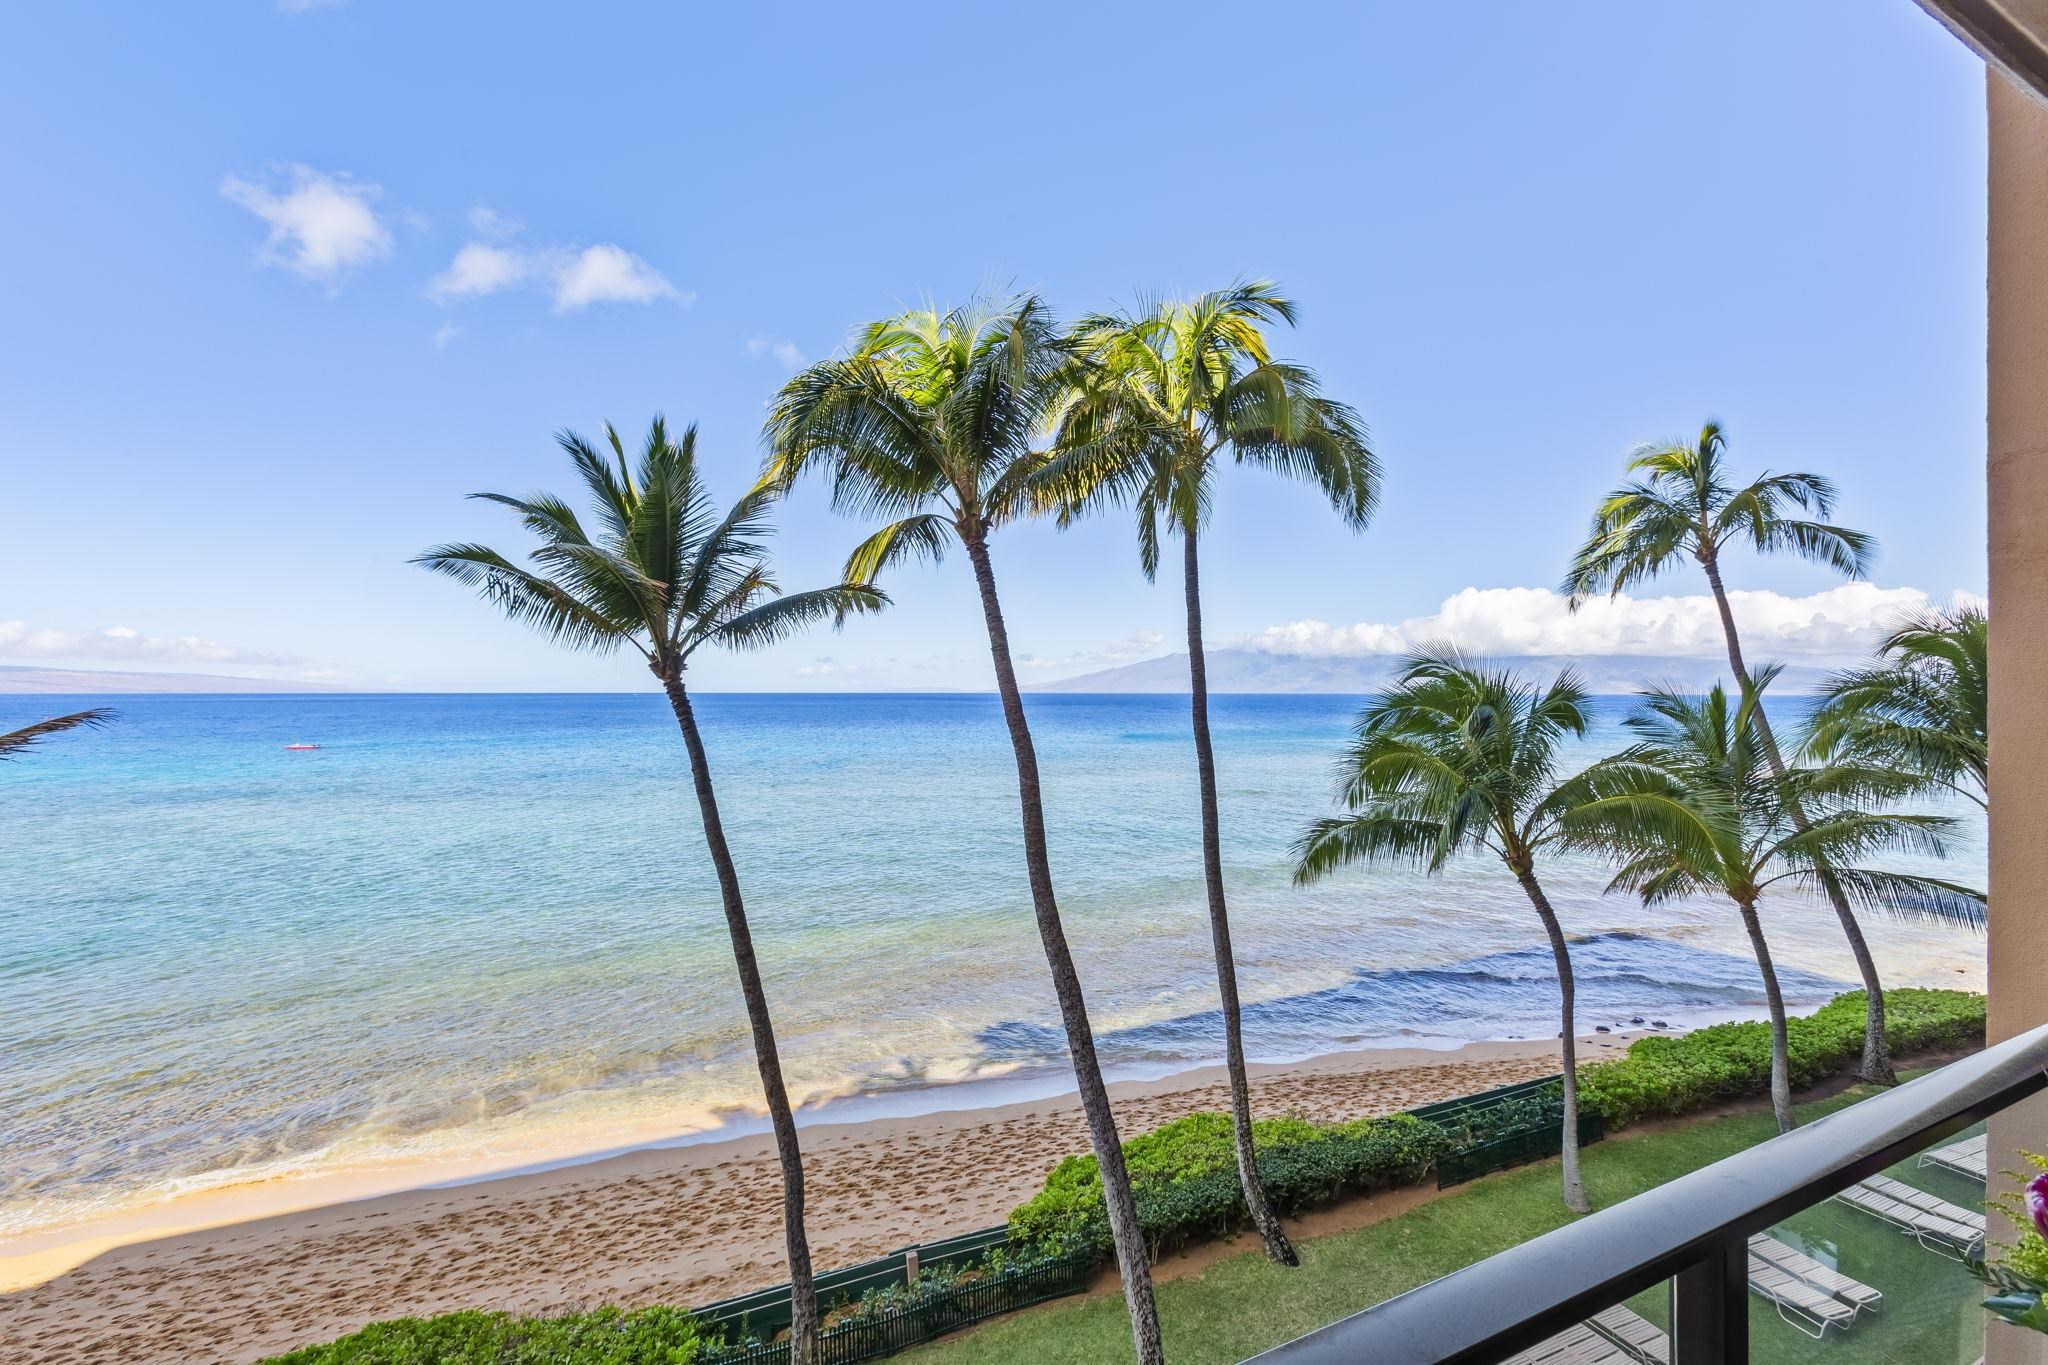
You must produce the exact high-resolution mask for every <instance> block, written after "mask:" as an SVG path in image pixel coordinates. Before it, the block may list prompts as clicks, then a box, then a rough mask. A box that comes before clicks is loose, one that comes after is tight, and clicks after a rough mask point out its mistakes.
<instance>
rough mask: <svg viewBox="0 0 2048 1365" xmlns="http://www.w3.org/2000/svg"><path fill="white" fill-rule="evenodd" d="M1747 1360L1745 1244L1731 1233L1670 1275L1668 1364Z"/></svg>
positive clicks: (1720, 1364)
mask: <svg viewBox="0 0 2048 1365" xmlns="http://www.w3.org/2000/svg"><path fill="white" fill-rule="evenodd" d="M1748 1360H1749V1244H1748V1241H1747V1239H1744V1238H1730V1239H1728V1240H1727V1241H1726V1242H1723V1243H1721V1244H1720V1245H1718V1246H1716V1247H1715V1248H1713V1249H1712V1250H1711V1251H1709V1252H1708V1253H1707V1254H1706V1255H1705V1256H1703V1257H1701V1258H1700V1259H1699V1260H1697V1261H1694V1262H1693V1263H1692V1264H1691V1265H1689V1266H1687V1267H1686V1268H1685V1269H1683V1270H1681V1271H1679V1272H1678V1273H1677V1274H1676V1275H1674V1276H1672V1278H1671V1365H1745V1362H1747V1361H1748Z"/></svg>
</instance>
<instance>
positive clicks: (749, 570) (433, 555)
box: [414, 417, 888, 1365]
mask: <svg viewBox="0 0 2048 1365" xmlns="http://www.w3.org/2000/svg"><path fill="white" fill-rule="evenodd" d="M557 441H558V443H559V444H560V445H561V447H562V449H563V451H564V452H565V453H566V454H567V455H568V456H569V460H570V463H571V464H572V465H573V466H574V468H575V470H576V474H577V476H578V478H579V479H580V481H581V482H582V484H583V487H584V492H585V494H586V498H587V503H588V515H589V523H588V526H587V527H586V524H585V520H584V514H582V513H579V512H578V511H577V510H576V508H575V507H574V506H573V505H571V504H570V503H569V502H567V501H566V500H564V499H562V498H559V497H556V496H554V495H552V494H548V493H535V494H531V495H529V496H527V497H524V498H519V497H513V496H511V495H509V494H505V493H478V494H475V495H474V496H475V497H478V498H481V499H484V500H485V501H487V502H492V503H496V504H499V505H501V506H504V507H506V508H509V509H510V510H511V511H513V512H514V513H516V514H517V516H518V518H519V522H520V524H521V525H522V526H523V527H524V528H525V529H526V531H527V532H528V534H530V535H531V536H533V538H534V539H535V540H536V541H537V542H538V543H537V545H536V546H535V548H534V549H533V550H532V551H531V552H530V554H529V555H528V557H527V563H526V564H523V565H522V564H519V563H516V562H515V561H513V560H512V559H511V558H509V557H507V556H506V555H503V554H501V553H499V552H498V551H496V550H494V549H491V548H490V547H489V546H486V545H477V544H468V543H464V544H450V545H441V546H437V547H436V548H434V549H431V550H428V551H427V552H426V553H424V554H422V555H420V556H419V557H418V558H417V559H416V560H415V561H414V562H415V563H418V564H420V565H422V566H424V567H426V568H428V569H431V570H433V571H434V572H436V573H441V574H445V575H447V576H448V577H450V578H453V579H454V580H455V581H456V582H458V583H461V584H464V585H465V586H468V587H471V588H474V589H476V590H477V591H478V592H479V593H480V594H481V595H482V596H483V597H484V599H485V600H486V601H487V602H489V603H490V604H491V605H493V606H495V607H497V608H498V609H499V610H500V611H502V612H504V613H505V614H506V615H507V616H509V617H511V618H512V619H513V620H515V621H518V622H520V623H521V624H524V625H528V626H531V627H533V628H534V629H535V630H538V631H539V632H540V633H541V634H543V635H545V636H547V637H548V638H549V639H551V640H553V641H555V642H556V643H558V644H562V645H566V646H568V647H569V648H572V649H581V650H587V651H591V652H595V653H609V652H612V651H615V650H620V649H627V650H631V651H632V652H634V653H637V654H639V655H640V656H641V658H642V659H643V660H645V662H646V664H647V667H648V670H649V671H650V672H651V673H652V674H653V675H654V677H655V679H656V680H657V681H658V682H659V683H660V685H661V688H662V690H663V692H665V693H666V694H667V697H668V700H669V705H670V708H671V709H672V710H673V711H674V713H675V718H676V723H677V725H678V727H679V728H680V729H681V731H682V738H683V746H684V748H685V749H686V750H687V752H688V754H689V760H690V776H691V780H692V783H693V785H694V787H695V790H696V797H697V808H698V814H699V816H700V818H701V820H702V823H703V827H704V842H705V846H706V848H707V850H708V851H709V853H710V856H711V862H712V866H713V869H714V870H715V871H716V873H717V877H718V889H719V898H720V902H721V904H722V907H723V909H724V912H725V922H726V931H727V935H728V937H729V938H730V940H731V944H732V954H733V962H734V964H735V965H736V966H737V967H738V969H739V979H740V994H741V998H742V1001H743V1003H744V1005H745V1007H746V1015H747V1025H748V1030H749V1033H750V1035H751V1040H752V1043H753V1048H754V1060H755V1066H756V1069H757V1071H758V1072H759V1074H760V1078H761V1089H762V1093H763V1095H764V1097H765V1098H766V1100H767V1104H768V1115H769V1122H770V1126H771V1128H772V1130H773V1133H774V1137H775V1148H776V1156H777V1159H778V1161H779V1163H780V1165H781V1168H782V1184H783V1201H782V1202H783V1232H784V1241H785V1244H786V1247H787V1252H788V1258H789V1272H790V1283H791V1285H792V1286H793V1289H792V1293H791V1313H792V1322H791V1328H790V1338H791V1360H792V1363H793V1365H815V1362H816V1361H817V1360H818V1359H819V1356H818V1341H817V1337H818V1305H817V1293H816V1290H815V1287H814V1286H813V1284H812V1273H811V1256H810V1245H809V1241H808V1239H807V1238H806V1236H805V1232H804V1175H803V1157H802V1153H801V1151H800V1149H799V1146H798V1142H797V1131H796V1118H795V1114H794V1112H793V1111H792V1109H791V1106H790V1102H789V1092H788V1089H787V1087H786V1086H785V1085H784V1083H783V1079H782V1061H781V1056H780V1053H779V1051H778V1050H777V1047H776V1042H775V1026H774V1022H773V1019H772V1017H771V1015H770V1014H769V1010H768V992H767V986H766V984H765V981H764V979H763V974H762V971H761V966H760V962H759V959H758V957H757V955H756V953H755V951H754V939H753V932H752V929H751V927H750V926H749V924H748V920H747V910H746V904H745V901H744V899H743V898H742V896H741V892H740V877H739V870H738V868H737V866H736V865H735V863H734V861H733V856H732V850H731V848H730V847H729V845H728V844H727V842H726V838H725V827H724V822H723V820H722V818H721V816H720V814H719V809H718V797H717V793H716V789H715V787H714V785H713V782H712V777H711V762H710V758H709V756H708V755H707V753H706V751H705V747H704V740H703V736H702V734H701V733H700V732H699V730H698V727H697V718H696V712H695V710H694V708H693V706H692V704H691V701H690V695H689V690H688V688H687V686H686V685H685V677H686V673H687V670H688V668H689V665H690V662H691V660H692V658H693V657H694V656H695V655H696V653H697V652H698V651H699V650H701V649H706V648H718V649H756V648H760V647H762V646H765V645H770V644H774V643H776V642H777V641H780V640H784V639H787V638H789V637H790V636H791V635H794V634H796V633H798V632H799V631H802V630H804V629H805V628H807V627H809V626H812V625H815V624H818V623H820V622H831V623H833V624H834V625H837V624H839V623H841V622H843V621H845V620H846V618H847V617H849V616H852V615H855V614H858V613H862V612H872V611H877V610H880V609H881V608H882V607H883V606H884V605H886V604H887V601H888V599H887V598H886V597H885V596H884V595H883V594H882V593H881V591H880V590H878V589H877V588H875V587H874V586H873V585H872V584H869V583H864V582H850V581H849V582H843V583H838V584H835V585H832V586H830V587H824V588H814V589H811V590H809V591H806V592H797V593H790V594H787V595H784V594H783V593H782V591H781V589H780V588H779V587H778V585H777V584H776V582H775V579H774V577H773V575H771V574H770V573H769V571H768V566H767V538H768V535H769V533H770V531H771V529H772V528H771V525H770V522H769V512H770V510H771V508H772V507H773V505H774V502H775V498H776V496H777V489H776V486H775V485H774V484H773V483H772V482H770V481H768V480H762V481H760V482H758V483H756V484H755V485H754V487H752V488H750V489H748V490H747V492H746V493H745V494H744V495H742V496H741V498H740V499H739V501H737V502H735V503H734V504H733V505H732V506H731V508H729V509H728V510H726V511H725V512H723V513H721V512H720V511H719V510H718V508H717V506H716V504H715V503H713V502H712V500H711V494H710V492H709V490H708V489H707V488H706V486H705V483H704V478H703V474H702V471H701V469H700V467H699V464H698V459H697V429H696V428H695V427H694V426H692V427H688V428H686V429H684V431H683V432H682V435H681V437H680V439H677V438H672V437H671V435H670V433H669V429H668V425H667V423H666V422H664V421H663V420H662V419H661V418H659V417H656V418H655V419H654V421H653V423H652V425H650V426H649V428H648V431H647V437H646V440H645V441H644V442H643V443H642V445H641V448H640V452H639V456H638V458H637V460H635V459H630V458H629V457H628V456H627V453H626V445H625V442H624V441H623V440H622V439H621V438H620V436H619V434H618V432H617V431H615V430H613V429H612V427H611V426H610V425H607V426H606V427H605V429H604V448H603V449H602V450H600V449H599V448H598V446H596V445H594V444H592V443H591V442H589V441H587V440H585V439H584V438H583V437H581V436H578V435H576V434H575V433H573V432H563V433H562V434H561V435H560V436H559V437H557Z"/></svg>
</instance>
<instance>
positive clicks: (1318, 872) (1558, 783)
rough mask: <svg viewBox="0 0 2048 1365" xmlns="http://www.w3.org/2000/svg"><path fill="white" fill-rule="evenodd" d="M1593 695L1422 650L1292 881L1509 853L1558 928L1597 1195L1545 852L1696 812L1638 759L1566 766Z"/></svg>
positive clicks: (1387, 697)
mask: <svg viewBox="0 0 2048 1365" xmlns="http://www.w3.org/2000/svg"><path fill="white" fill-rule="evenodd" d="M1590 700H1591V699H1590V697H1589V695H1588V693H1587V690H1586V687H1585V684H1584V683H1582V682H1581V681H1580V680H1579V678H1578V676H1577V675H1576V674H1575V673H1573V672H1571V671H1570V670H1566V671H1565V672H1564V673H1561V674H1559V675H1558V676H1557V678H1556V679H1555V680H1553V681H1552V682H1551V683H1550V684H1549V686H1547V687H1539V686H1537V685H1536V684H1535V683H1533V682H1532V681H1531V680H1529V679H1528V678H1526V677H1524V676H1521V675H1519V674H1516V673H1514V672H1511V671H1508V670H1504V669H1499V668H1495V667H1493V666H1491V665H1487V664H1484V663H1479V662H1475V661H1471V660H1467V659H1465V658H1463V657H1462V656H1460V655H1459V654H1458V653H1456V652H1455V651H1453V650H1449V649H1438V650H1431V651H1424V652H1422V653H1418V654H1415V655H1411V656H1410V657H1409V658H1408V659H1406V660H1405V661H1404V662H1403V664H1402V667H1401V670H1400V673H1399V675H1398V678H1397V681H1396V682H1395V683H1394V685H1393V686H1392V687H1391V688H1390V689H1389V690H1388V691H1387V692H1386V693H1385V694H1384V695H1383V696H1381V697H1379V698H1378V699H1376V700H1374V701H1373V702H1371V703H1369V704H1368V705H1367V706H1366V707H1365V709H1364V711H1363V712H1361V713H1360V715H1359V719H1358V724H1357V731H1356V736H1355V738H1354V740H1353V742H1352V744H1351V747H1350V749H1349V751H1348V752H1347V753H1346V754H1345V756H1344V757H1343V758H1342V759H1341V760H1340V761H1339V765H1338V771H1339V773H1340V776H1341V789H1340V799H1341V800H1342V801H1343V803H1344V804H1345V805H1346V806H1347V807H1349V811H1348V813H1346V814H1344V815H1339V816H1333V817H1330V818H1327V819H1323V820H1319V821H1317V822H1316V823H1315V824H1313V825H1311V826H1310V827H1309V829H1308V831H1307V832H1306V833H1304V834H1303V835H1302V837H1301V839H1300V840H1299V841H1298V842H1297V843H1296V844H1295V858H1296V864H1295V874H1294V875H1295V880H1296V881H1297V882H1309V881H1314V880H1317V879H1319V878H1321V877H1324V876H1326V875H1328V874H1329V873H1331V872H1333V871H1335V870H1336V869H1337V868H1339V867H1342V866H1344V865H1345V864H1348V863H1354V862H1381V861H1387V862H1408V863H1413V864H1417V865H1420V866H1422V867H1423V868H1425V869H1427V870H1429V871H1431V872H1437V871H1441V870H1442V869H1443V868H1444V867H1445V866H1446V865H1447V864H1448V863H1449V862H1450V861H1451V859H1452V858H1453V857H1455V856H1457V855H1459V854H1463V853H1472V852H1483V853H1489V854H1491V855H1493V856H1494V857H1497V858H1499V859H1500V861H1501V862H1502V863H1503V864H1505V865H1506V867H1507V869H1508V871H1509V872H1510V873H1512V874H1513V875H1514V877H1515V880H1516V882H1517V883H1519V884H1520V886H1521V887H1522V889H1523V891H1524V893H1525V894H1526V895H1527V896H1528V898H1529V901H1530V903H1531V904H1532V905H1533V906H1534V907H1535V910H1536V914H1537V916H1538V918H1539V919H1540V920H1541V921H1542V923H1543V928H1544V931H1545V933H1546V934H1547V935H1548V937H1549V940H1550V949H1551V956H1552V958H1553V960H1554V961H1555V963H1556V966H1557V975H1558V986H1559V989H1560V993H1561V995H1562V1005H1563V1029H1562V1032H1561V1035H1560V1039H1561V1043H1560V1047H1561V1052H1562V1058H1563V1070H1564V1087H1565V1093H1564V1098H1565V1115H1564V1134H1563V1136H1564V1187H1565V1202H1566V1203H1567V1204H1568V1205H1569V1206H1570V1207H1571V1208H1573V1209H1575V1210H1580V1211H1583V1210H1584V1209H1585V1208H1586V1207H1587V1203H1586V1196H1585V1189H1584V1186H1583V1184H1582V1183H1581V1181H1580V1179H1579V1170H1578V1071H1577V1053H1576V1044H1575V1038H1574V1019H1573V1000H1574V994H1575V991H1574V985H1573V980H1572V969H1571V954H1570V952H1569V950H1568V948H1567V945H1566V942H1565V936H1564V929H1563V926H1562V924H1561V923H1560V921H1559V919H1558V916H1557V912H1556V910H1555V908H1554V907H1553V906H1552V905H1551V903H1550V900H1549V898H1548V896H1547V895H1546V893H1545V892H1544V890H1543V887H1542V884H1541V882H1540V881H1539V879H1538V868H1539V866H1540V863H1541V858H1542V855H1544V854H1546V853H1548V852H1551V851H1556V850H1560V849H1570V848H1578V849H1592V850H1605V849H1609V848H1612V847H1614V846H1616V845H1617V844H1625V845H1631V846H1651V845H1656V844H1659V843H1665V844H1669V845H1672V846H1675V847H1682V848H1689V847H1691V846H1692V845H1694V844H1696V843H1697V842H1699V840H1700V832H1699V826H1698V821H1697V819H1696V818H1695V814H1694V812H1692V811H1689V810H1687V809H1685V807H1684V803H1683V802H1682V800H1680V799H1679V797H1678V796H1677V794H1675V793H1674V792H1673V791H1672V790H1671V788H1670V784H1669V783H1668V782H1665V781H1662V780H1661V779H1657V778H1655V776H1654V775H1646V774H1645V772H1644V771H1643V770H1641V769H1640V768H1635V767H1625V766H1623V767H1613V766H1603V765H1595V766H1593V767H1591V768H1587V769H1585V770H1583V771H1580V772H1578V773H1576V774H1573V775H1570V776H1565V777H1560V775H1559V770H1560V767H1561V765H1562V761H1563V756H1562V754H1561V752H1560V751H1561V749H1562V747H1563V746H1564V744H1565V743H1566V742H1567V741H1568V740H1569V739H1572V738H1575V737H1577V736H1581V735H1583V734H1584V733H1585V731H1586V726H1587V723H1588V713H1589V707H1590Z"/></svg>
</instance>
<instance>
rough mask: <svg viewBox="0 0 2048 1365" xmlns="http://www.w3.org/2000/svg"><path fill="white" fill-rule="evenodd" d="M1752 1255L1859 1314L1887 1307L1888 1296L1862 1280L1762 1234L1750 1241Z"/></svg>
mask: <svg viewBox="0 0 2048 1365" xmlns="http://www.w3.org/2000/svg"><path fill="white" fill-rule="evenodd" d="M1749 1254H1750V1255H1752V1256H1754V1257H1756V1258H1757V1259H1758V1260H1760V1261H1763V1262H1765V1263H1767V1264H1769V1265H1774V1266H1776V1267H1777V1268H1778V1269H1780V1270H1782V1271H1784V1272H1785V1273H1786V1274H1788V1275H1791V1276H1794V1277H1795V1278H1797V1279H1801V1280H1804V1281H1806V1282H1807V1283H1808V1284H1810V1285H1812V1286H1813V1287H1814V1288H1815V1289H1818V1290H1820V1291H1821V1292H1822V1293H1823V1294H1832V1295H1834V1296H1835V1297H1836V1298H1838V1299H1840V1300H1841V1301H1842V1302H1843V1303H1846V1304H1848V1305H1849V1306H1850V1307H1851V1308H1853V1309H1855V1310H1856V1311H1857V1312H1858V1313H1862V1312H1871V1313H1875V1312H1876V1311H1877V1310H1878V1309H1879V1308H1881V1307H1883V1306H1884V1295H1883V1294H1880V1293H1879V1292H1878V1291H1877V1290H1875V1289H1872V1288H1871V1287H1870V1286H1869V1285H1867V1284H1864V1283H1863V1282H1862V1281H1861V1280H1852V1279H1850V1278H1849V1277H1848V1276H1847V1275H1844V1274H1843V1273H1842V1272H1841V1271H1839V1270H1836V1269H1835V1268H1834V1267H1833V1266H1830V1265H1827V1264H1825V1263H1823V1262H1820V1261H1816V1260H1815V1259H1813V1257H1811V1256H1809V1255H1807V1254H1806V1253H1805V1252H1803V1251H1801V1250H1799V1249H1798V1248H1796V1247H1792V1246H1787V1245H1786V1244H1785V1243H1783V1242H1781V1241H1779V1240H1778V1239H1777V1238H1775V1237H1772V1236H1769V1235H1767V1234H1764V1233H1758V1234H1757V1235H1756V1236H1754V1237H1752V1238H1750V1239H1749Z"/></svg>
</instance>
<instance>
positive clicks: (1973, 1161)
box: [1919, 1133, 1991, 1181]
mask: <svg viewBox="0 0 2048 1365" xmlns="http://www.w3.org/2000/svg"><path fill="white" fill-rule="evenodd" d="M1919 1164H1920V1165H1922V1166H1939V1167H1941V1168H1942V1169H1943V1170H1947V1171H1954V1172H1955V1173H1956V1174H1957V1175H1961V1176H1967V1177H1969V1178H1970V1179H1972V1180H1979V1181H1981V1180H1983V1179H1984V1178H1985V1177H1986V1176H1988V1175H1989V1174H1990V1169H1991V1163H1990V1161H1989V1160H1988V1159H1987V1157H1986V1156H1985V1149H1984V1134H1982V1133H1979V1134H1977V1136H1975V1137H1967V1138H1964V1139H1963V1140H1962V1141H1961V1142H1951V1143H1950V1144H1949V1145H1948V1146H1946V1147H1937V1148H1935V1149H1934V1150H1933V1151H1931V1152H1926V1153H1923V1154H1922V1155H1921V1157H1920V1161H1919Z"/></svg>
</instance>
